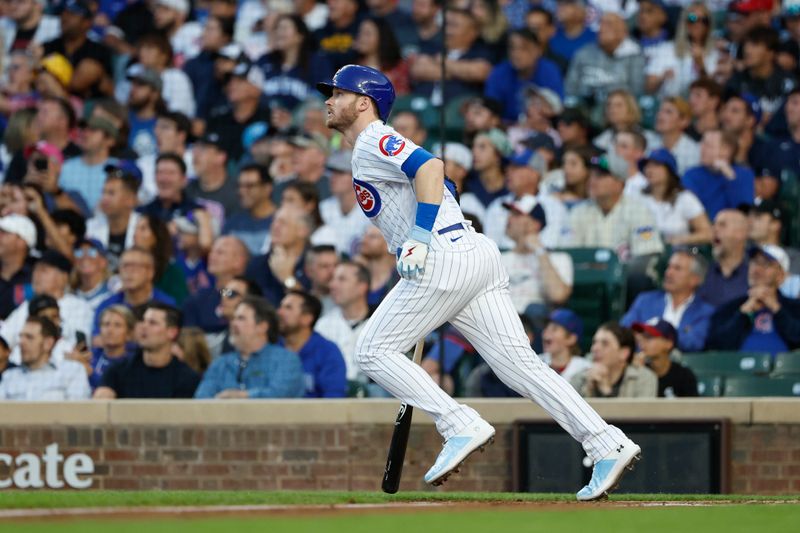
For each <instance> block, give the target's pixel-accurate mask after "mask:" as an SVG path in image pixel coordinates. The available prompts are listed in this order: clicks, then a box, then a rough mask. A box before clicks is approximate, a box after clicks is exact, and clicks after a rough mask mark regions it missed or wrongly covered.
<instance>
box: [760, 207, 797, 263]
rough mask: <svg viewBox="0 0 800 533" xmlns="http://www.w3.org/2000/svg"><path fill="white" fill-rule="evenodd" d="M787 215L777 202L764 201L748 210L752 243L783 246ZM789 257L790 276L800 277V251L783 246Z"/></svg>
mask: <svg viewBox="0 0 800 533" xmlns="http://www.w3.org/2000/svg"><path fill="white" fill-rule="evenodd" d="M785 216H786V215H785V213H784V210H783V208H782V207H781V205H780V203H778V202H777V201H775V200H763V201H762V202H761V203H759V204H757V205H755V206H752V207H750V208H749V209H748V220H749V226H750V230H749V234H748V237H749V238H750V241H751V242H753V243H754V244H756V245H759V246H760V245H762V244H772V245H775V246H782V245H781V236H782V235H783V226H784V224H785V222H786V219H785ZM783 250H784V251H785V252H786V254H787V255H788V256H789V275H800V250H798V249H797V248H791V247H788V246H783Z"/></svg>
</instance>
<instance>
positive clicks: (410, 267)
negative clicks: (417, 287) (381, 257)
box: [397, 239, 428, 280]
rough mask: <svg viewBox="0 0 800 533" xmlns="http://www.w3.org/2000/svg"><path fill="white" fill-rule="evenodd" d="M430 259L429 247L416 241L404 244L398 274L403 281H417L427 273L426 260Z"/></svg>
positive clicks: (398, 263)
mask: <svg viewBox="0 0 800 533" xmlns="http://www.w3.org/2000/svg"><path fill="white" fill-rule="evenodd" d="M427 257H428V245H427V244H425V243H424V242H419V241H416V240H414V239H409V240H407V241H406V242H405V243H403V249H402V250H401V251H400V257H398V258H397V272H398V273H399V274H400V276H402V277H403V279H407V280H415V279H419V278H421V277H422V275H423V274H424V273H425V259H427Z"/></svg>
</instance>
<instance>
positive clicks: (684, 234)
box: [639, 148, 712, 245]
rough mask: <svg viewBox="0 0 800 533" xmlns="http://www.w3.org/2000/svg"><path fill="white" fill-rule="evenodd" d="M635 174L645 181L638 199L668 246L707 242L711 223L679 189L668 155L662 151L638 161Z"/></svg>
mask: <svg viewBox="0 0 800 533" xmlns="http://www.w3.org/2000/svg"><path fill="white" fill-rule="evenodd" d="M639 170H640V171H641V172H642V173H644V175H645V178H646V179H647V187H645V189H644V190H643V191H642V197H643V199H644V203H645V205H647V207H648V208H649V209H650V211H651V212H652V213H653V216H654V217H655V219H656V227H657V228H658V231H659V232H660V233H661V237H662V238H663V239H664V240H666V241H669V242H670V244H672V245H693V244H703V243H707V242H710V241H711V239H712V231H711V222H710V221H709V220H708V216H707V215H706V212H705V209H703V204H701V203H700V200H698V199H697V196H695V195H694V193H692V192H691V191H687V190H684V188H683V186H682V185H681V178H680V174H679V173H678V166H677V162H676V160H675V158H674V157H673V155H672V153H671V152H670V151H669V150H667V149H666V148H658V149H656V150H653V151H652V152H650V154H649V155H648V156H647V157H645V158H642V159H641V160H640V161H639Z"/></svg>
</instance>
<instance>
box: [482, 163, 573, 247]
mask: <svg viewBox="0 0 800 533" xmlns="http://www.w3.org/2000/svg"><path fill="white" fill-rule="evenodd" d="M547 170H548V169H547V159H546V158H545V157H543V156H542V155H541V154H540V153H539V152H538V151H535V150H531V149H525V150H522V151H519V152H515V153H514V154H512V155H511V156H510V157H509V158H508V163H507V165H506V176H507V181H506V183H507V187H508V191H509V192H508V194H507V195H505V196H502V197H500V198H498V199H496V200H494V201H493V202H492V203H491V204H489V207H488V208H487V209H486V216H485V217H484V226H483V229H484V234H485V235H486V236H487V237H489V238H490V239H492V240H493V241H494V242H495V243H497V246H498V247H499V248H500V249H501V250H509V249H511V248H513V247H514V241H513V240H511V239H510V238H509V237H508V235H507V234H506V229H507V227H506V226H507V222H508V213H509V211H508V209H506V207H505V205H504V204H505V203H509V202H515V201H517V200H519V199H520V198H522V197H524V196H526V195H530V196H533V197H535V198H536V201H537V202H538V203H539V204H540V207H541V209H543V211H544V214H545V216H546V217H547V225H546V226H545V225H543V226H542V228H541V233H540V235H539V238H540V240H541V245H542V246H544V247H546V248H556V247H558V246H559V239H560V238H561V233H562V229H563V226H564V221H565V220H566V218H567V216H568V214H567V210H566V208H565V207H564V205H563V204H561V202H559V201H558V200H556V199H555V198H553V197H552V196H550V195H549V194H544V193H542V188H541V183H542V178H543V177H544V175H545V174H546V173H547Z"/></svg>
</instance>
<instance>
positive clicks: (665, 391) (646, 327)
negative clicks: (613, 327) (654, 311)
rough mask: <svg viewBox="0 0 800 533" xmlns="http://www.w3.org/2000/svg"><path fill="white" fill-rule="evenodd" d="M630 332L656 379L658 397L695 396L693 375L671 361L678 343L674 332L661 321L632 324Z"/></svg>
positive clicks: (656, 319)
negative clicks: (633, 335) (633, 333)
mask: <svg viewBox="0 0 800 533" xmlns="http://www.w3.org/2000/svg"><path fill="white" fill-rule="evenodd" d="M631 329H632V330H633V331H634V332H635V333H636V334H637V335H636V343H637V344H638V345H639V349H640V352H639V353H640V354H642V355H643V356H644V358H645V362H646V363H647V366H648V367H649V368H650V370H652V371H653V372H655V374H656V376H658V396H659V398H676V397H693V396H697V395H698V394H697V378H695V376H694V373H693V372H692V371H691V370H690V369H688V368H686V367H685V366H683V365H681V364H680V363H676V362H673V361H672V359H671V357H670V356H671V354H672V350H673V349H674V348H675V346H676V345H677V344H678V332H677V331H675V328H674V327H673V326H672V324H670V323H669V322H667V321H666V320H664V319H662V318H654V319H652V320H648V321H647V322H634V323H633V324H632V325H631Z"/></svg>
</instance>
